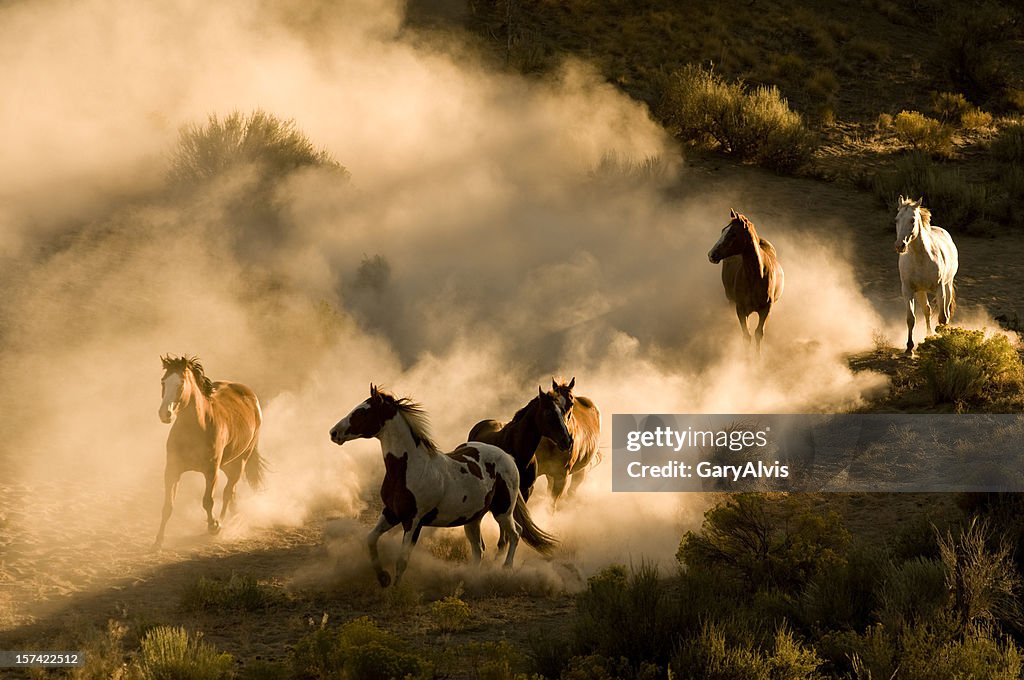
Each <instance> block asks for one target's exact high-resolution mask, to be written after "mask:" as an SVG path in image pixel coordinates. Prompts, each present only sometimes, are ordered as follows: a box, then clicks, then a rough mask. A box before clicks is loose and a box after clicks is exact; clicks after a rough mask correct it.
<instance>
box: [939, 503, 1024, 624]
mask: <svg viewBox="0 0 1024 680" xmlns="http://www.w3.org/2000/svg"><path fill="white" fill-rule="evenodd" d="M939 551H940V553H941V555H942V563H943V565H944V566H945V568H946V586H947V588H948V590H949V592H950V593H951V594H952V597H953V611H954V613H955V615H956V616H957V620H958V623H959V625H960V628H961V630H963V631H964V632H967V631H970V630H978V628H977V626H988V625H992V624H1004V623H1005V624H1010V625H1013V626H1016V625H1018V624H1019V623H1020V620H1021V609H1020V602H1019V600H1018V594H1019V591H1020V578H1019V576H1018V574H1017V570H1016V568H1015V566H1014V563H1013V549H1012V547H1011V546H1010V544H1009V541H1007V540H1005V538H1000V539H999V540H995V538H994V536H993V532H992V531H991V529H990V527H989V525H988V523H987V522H985V521H984V520H983V521H977V520H975V521H972V522H971V523H970V525H968V526H967V528H965V529H963V530H962V531H961V532H960V533H959V535H958V536H954V535H953V534H952V532H947V533H946V535H945V536H940V537H939Z"/></svg>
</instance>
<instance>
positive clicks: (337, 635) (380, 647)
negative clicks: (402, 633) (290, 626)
mask: <svg viewBox="0 0 1024 680" xmlns="http://www.w3.org/2000/svg"><path fill="white" fill-rule="evenodd" d="M407 647H408V645H407V644H406V643H405V642H404V641H402V640H401V639H400V638H398V637H397V636H395V635H392V634H391V633H388V632H386V631H384V630H381V629H380V628H378V627H377V625H376V624H375V623H374V622H373V621H372V620H370V619H369V618H368V617H365V616H364V617H360V618H358V619H354V620H352V621H349V622H348V623H346V624H345V625H343V626H342V627H341V628H340V629H338V630H332V629H330V628H327V626H326V625H322V626H321V627H320V628H318V629H317V630H316V631H314V632H312V633H310V634H309V635H307V636H305V637H304V638H302V639H301V640H299V641H298V643H296V645H295V647H294V648H293V649H292V652H291V665H292V670H293V673H294V675H295V677H299V678H315V679H326V678H341V679H343V680H393V679H395V678H397V679H399V680H404V679H405V678H431V677H433V668H432V666H431V664H430V663H428V662H427V661H425V660H424V659H422V658H421V657H419V656H418V655H416V654H413V653H411V652H408V651H406V648H407Z"/></svg>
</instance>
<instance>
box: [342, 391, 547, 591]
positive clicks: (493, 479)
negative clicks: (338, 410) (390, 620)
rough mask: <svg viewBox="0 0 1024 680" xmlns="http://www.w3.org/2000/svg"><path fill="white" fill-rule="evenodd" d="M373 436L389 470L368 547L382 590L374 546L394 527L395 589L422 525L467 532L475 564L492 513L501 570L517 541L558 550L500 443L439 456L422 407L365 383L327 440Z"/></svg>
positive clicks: (384, 582) (386, 580)
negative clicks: (397, 530)
mask: <svg viewBox="0 0 1024 680" xmlns="http://www.w3.org/2000/svg"><path fill="white" fill-rule="evenodd" d="M373 437H376V438H377V439H379V440H380V446H381V449H382V451H383V453H384V468H385V470H386V472H385V475H384V483H383V484H382V485H381V488H380V497H381V500H382V501H384V510H383V511H382V512H381V514H380V519H378V520H377V525H376V526H375V527H374V528H373V530H372V531H371V532H370V533H369V535H368V536H367V537H366V542H367V545H368V547H369V549H370V560H371V561H372V562H373V569H374V571H375V572H376V573H377V580H378V581H379V582H380V584H381V586H384V587H387V586H388V585H390V583H391V576H390V575H389V574H388V572H387V571H385V570H384V568H383V567H381V565H380V558H379V556H378V554H377V541H378V540H379V539H380V537H381V536H382V535H384V534H385V533H387V532H388V531H390V530H391V529H393V528H394V527H395V526H397V525H399V524H401V525H402V529H403V530H404V531H405V535H404V537H403V539H402V552H401V555H400V556H399V558H398V565H397V568H396V570H395V583H396V584H397V583H398V582H399V581H400V580H401V578H402V574H403V573H404V572H405V567H406V565H407V564H408V563H409V555H410V553H411V552H412V549H413V547H414V546H415V545H416V542H417V541H418V540H419V537H420V531H421V530H422V529H423V527H457V526H461V527H464V528H465V531H466V538H468V539H469V545H470V548H472V550H473V561H474V562H476V563H479V562H480V556H481V554H482V553H483V547H484V545H483V540H482V539H481V538H480V520H481V519H483V516H484V515H485V514H487V513H488V512H490V513H491V515H493V516H494V519H495V520H497V522H498V526H499V527H500V528H501V537H500V539H499V543H498V547H499V551H500V549H501V548H502V547H503V546H504V545H507V546H508V553H507V554H506V556H505V567H511V566H512V560H513V559H514V557H515V554H516V545H517V544H518V543H519V538H520V537H522V539H523V540H524V541H526V544H527V545H529V546H530V547H532V548H534V549H535V550H537V551H538V552H540V553H542V554H547V553H549V552H550V551H551V550H553V549H554V548H555V546H556V545H557V542H556V541H555V539H554V538H553V537H551V536H550V535H548V534H546V533H545V532H543V531H541V530H540V529H539V528H538V527H537V526H536V525H535V524H534V523H533V520H532V518H531V517H530V513H529V511H527V509H526V502H525V501H524V500H523V496H522V494H521V493H519V468H518V467H516V461H515V460H514V459H513V458H512V456H510V455H509V454H507V453H505V452H504V451H502V450H501V449H499V448H498V447H497V446H491V445H490V444H482V443H480V442H469V443H466V444H463V445H461V446H460V447H459V448H457V449H455V450H454V451H452V452H451V453H441V452H440V450H439V449H438V448H437V445H436V444H434V442H433V440H431V438H430V433H429V431H428V426H427V420H426V414H425V413H424V412H423V409H422V408H420V407H419V405H417V404H414V403H413V402H411V401H409V400H408V399H396V398H395V397H393V396H392V395H390V394H388V393H387V392H384V391H382V390H378V389H377V388H376V387H374V386H373V385H370V398H369V399H367V400H366V401H364V402H363V403H361V404H359V406H356V407H355V408H354V409H353V410H352V412H351V413H349V414H348V415H347V416H345V417H344V418H342V419H341V420H340V421H338V424H337V425H335V426H334V427H333V428H331V441H333V442H334V443H335V444H338V445H341V444H344V443H345V442H347V441H351V440H353V439H360V438H363V439H369V438H373Z"/></svg>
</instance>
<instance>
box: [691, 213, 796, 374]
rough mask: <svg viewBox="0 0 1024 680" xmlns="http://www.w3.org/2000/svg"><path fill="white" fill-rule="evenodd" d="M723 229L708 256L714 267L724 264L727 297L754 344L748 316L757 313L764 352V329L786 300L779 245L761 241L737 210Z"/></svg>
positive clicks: (723, 282) (758, 346) (723, 276)
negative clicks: (777, 303)
mask: <svg viewBox="0 0 1024 680" xmlns="http://www.w3.org/2000/svg"><path fill="white" fill-rule="evenodd" d="M730 217H731V218H732V219H731V221H730V222H729V224H727V225H725V227H724V228H723V229H722V236H721V237H720V238H719V239H718V242H717V243H715V245H714V247H713V248H711V251H710V252H709V253H708V259H709V260H711V264H718V263H719V262H721V263H722V285H724V286H725V296H726V297H727V298H728V299H729V301H730V302H732V303H734V304H735V305H736V317H737V318H738V319H739V322H740V329H741V330H742V331H743V336H744V337H745V338H746V339H747V342H750V331H749V330H748V329H747V317H748V316H750V315H751V314H754V313H755V312H756V313H757V330H756V331H755V332H754V336H755V338H756V339H757V352H758V354H760V353H761V340H762V339H763V338H764V326H765V324H766V323H767V322H768V315H769V314H771V311H772V305H774V304H775V303H776V302H777V301H778V300H779V298H780V297H782V289H783V287H784V286H785V274H784V273H783V271H782V265H780V264H779V260H778V256H777V255H776V253H775V246H773V245H772V244H771V243H769V242H768V241H766V240H765V239H763V238H761V237H760V236H758V234H757V230H756V229H755V228H754V223H753V222H751V221H750V220H748V219H747V218H746V217H744V216H743V215H741V214H739V213H738V212H736V211H735V210H730Z"/></svg>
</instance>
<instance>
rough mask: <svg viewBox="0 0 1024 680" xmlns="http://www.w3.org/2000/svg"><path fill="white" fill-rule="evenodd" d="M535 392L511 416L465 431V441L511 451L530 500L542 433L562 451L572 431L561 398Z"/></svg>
mask: <svg viewBox="0 0 1024 680" xmlns="http://www.w3.org/2000/svg"><path fill="white" fill-rule="evenodd" d="M537 393H538V394H537V396H536V397H534V398H533V399H531V400H530V402H529V403H528V404H527V405H526V406H524V407H522V408H521V409H519V410H518V411H516V414H515V415H514V416H512V420H510V421H509V422H508V423H501V422H499V421H497V420H481V421H480V422H479V423H477V424H476V425H474V426H473V429H472V430H470V431H469V436H468V437H467V438H466V439H467V441H471V442H474V441H475V442H485V443H487V444H494V445H495V446H497V447H499V448H501V449H502V450H504V451H506V452H508V453H509V454H511V456H512V457H513V458H514V459H515V461H516V466H517V467H518V468H519V490H520V492H521V493H522V494H523V499H524V500H527V501H528V500H530V495H531V494H532V493H533V485H534V482H536V481H537V458H536V456H535V455H534V453H535V452H536V451H537V446H538V445H539V444H540V442H541V438H542V437H547V438H548V439H550V440H551V441H553V442H554V443H555V446H556V447H558V448H559V449H561V450H562V451H569V450H570V449H571V448H572V435H571V434H569V430H568V428H567V427H566V424H565V417H566V415H565V411H563V410H562V406H561V400H560V399H559V398H558V397H556V396H553V395H551V394H547V393H545V392H544V390H542V389H541V388H540V387H538V388H537Z"/></svg>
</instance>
